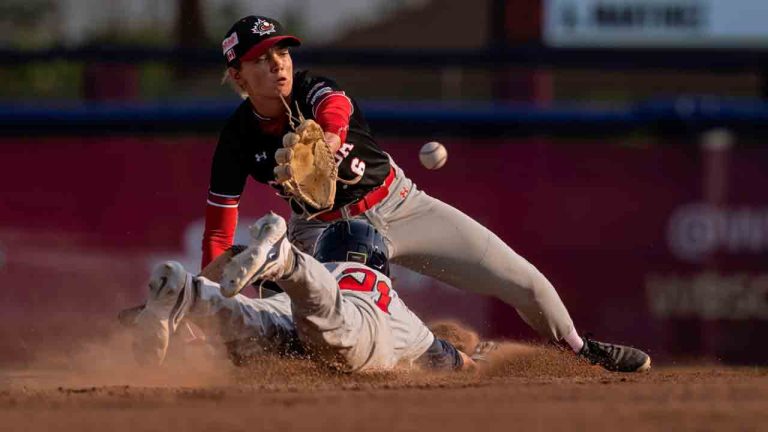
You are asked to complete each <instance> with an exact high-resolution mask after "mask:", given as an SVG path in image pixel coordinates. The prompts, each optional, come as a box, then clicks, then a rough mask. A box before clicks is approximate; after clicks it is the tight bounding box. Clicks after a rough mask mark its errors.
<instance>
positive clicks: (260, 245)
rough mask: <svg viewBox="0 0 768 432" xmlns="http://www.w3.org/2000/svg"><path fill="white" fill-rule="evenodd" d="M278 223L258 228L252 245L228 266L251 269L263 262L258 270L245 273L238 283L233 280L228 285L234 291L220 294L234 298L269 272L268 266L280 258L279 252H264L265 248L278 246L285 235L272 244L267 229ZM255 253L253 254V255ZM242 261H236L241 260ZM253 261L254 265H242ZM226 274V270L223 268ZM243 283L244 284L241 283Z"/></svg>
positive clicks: (223, 291)
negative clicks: (247, 261)
mask: <svg viewBox="0 0 768 432" xmlns="http://www.w3.org/2000/svg"><path fill="white" fill-rule="evenodd" d="M278 223H279V222H278V221H277V220H275V221H274V222H272V221H270V222H265V223H264V224H263V225H261V226H260V227H259V230H258V233H257V234H256V235H255V236H253V243H252V244H251V246H249V247H248V248H247V249H246V250H245V251H244V252H243V253H241V254H239V255H237V256H235V257H234V258H233V259H232V261H231V262H230V263H229V264H228V265H237V266H238V267H246V268H248V267H253V264H255V263H258V262H259V261H261V260H263V261H264V262H262V263H261V265H259V266H258V268H257V269H256V270H255V271H253V272H247V273H246V274H245V276H244V277H243V278H242V279H241V282H240V283H236V281H235V280H232V281H231V283H230V284H229V285H230V287H231V286H235V287H234V289H231V290H230V289H227V290H226V291H225V290H223V289H222V291H221V292H222V294H223V295H225V296H227V297H234V296H236V295H237V294H239V293H240V291H242V290H243V288H245V287H246V286H248V284H249V283H252V281H253V280H255V279H258V278H259V276H261V275H263V274H264V273H267V272H269V271H270V270H271V269H272V267H269V266H270V265H274V264H275V263H276V262H277V260H278V259H279V258H280V253H279V251H277V252H275V251H269V252H266V251H265V250H266V249H267V248H266V247H265V246H269V249H272V248H273V247H274V246H275V245H278V244H280V242H281V241H283V240H284V239H285V238H286V234H287V233H285V232H284V233H283V234H282V235H281V236H280V237H278V238H277V240H275V241H274V242H271V241H270V240H269V237H270V234H271V232H270V230H268V228H270V227H274V226H276V225H278ZM254 252H255V253H254ZM261 254H264V256H260V255H261ZM241 257H242V259H238V258H241ZM251 259H253V260H254V263H253V264H252V265H249V266H245V265H243V263H244V261H245V260H251ZM225 273H226V268H225ZM242 281H244V282H242Z"/></svg>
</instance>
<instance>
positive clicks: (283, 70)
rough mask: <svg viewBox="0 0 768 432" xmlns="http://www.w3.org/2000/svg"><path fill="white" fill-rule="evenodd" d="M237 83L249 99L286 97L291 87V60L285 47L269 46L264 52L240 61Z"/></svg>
mask: <svg viewBox="0 0 768 432" xmlns="http://www.w3.org/2000/svg"><path fill="white" fill-rule="evenodd" d="M238 75H239V79H238V84H240V86H241V87H243V88H244V89H245V90H246V91H247V92H248V96H250V98H251V99H260V98H269V99H274V98H277V97H278V95H282V96H283V97H286V98H287V97H288V95H290V94H291V88H292V87H293V60H292V59H291V53H290V51H289V50H288V48H287V47H274V48H270V49H269V51H267V53H266V54H264V55H262V56H261V57H257V58H255V59H253V60H247V61H244V62H242V65H241V67H240V71H239V73H238Z"/></svg>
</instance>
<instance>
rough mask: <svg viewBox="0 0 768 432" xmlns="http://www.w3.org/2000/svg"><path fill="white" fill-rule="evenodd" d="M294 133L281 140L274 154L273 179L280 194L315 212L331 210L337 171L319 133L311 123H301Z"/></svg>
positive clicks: (318, 128) (332, 157) (317, 128)
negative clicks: (281, 142)
mask: <svg viewBox="0 0 768 432" xmlns="http://www.w3.org/2000/svg"><path fill="white" fill-rule="evenodd" d="M295 131H296V132H295V133H294V132H288V133H287V134H285V136H283V148H281V149H278V150H277V152H275V160H276V161H277V163H278V166H277V167H275V179H276V180H277V182H278V183H280V184H282V185H283V190H284V191H285V192H286V193H287V194H288V195H290V196H291V197H294V198H296V199H298V200H299V201H300V202H301V203H302V204H308V205H309V206H311V207H312V208H314V209H317V210H326V209H330V208H331V207H333V201H334V198H335V196H336V180H337V179H338V168H337V167H336V161H335V159H334V156H333V151H331V148H330V146H329V145H328V144H327V143H326V142H325V138H324V137H323V129H322V128H321V127H320V125H319V124H317V123H316V122H315V121H314V120H305V119H302V120H301V124H299V126H298V127H297V128H296V129H295Z"/></svg>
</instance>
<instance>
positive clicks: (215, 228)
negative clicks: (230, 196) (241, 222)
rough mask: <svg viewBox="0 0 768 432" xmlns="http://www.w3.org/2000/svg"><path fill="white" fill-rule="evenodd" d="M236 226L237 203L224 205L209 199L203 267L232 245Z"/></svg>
mask: <svg viewBox="0 0 768 432" xmlns="http://www.w3.org/2000/svg"><path fill="white" fill-rule="evenodd" d="M236 227H237V205H236V204H234V205H229V206H224V205H221V204H217V203H215V202H213V203H212V202H211V201H210V199H209V201H208V205H207V206H206V209H205V231H204V232H203V259H202V262H201V265H200V268H201V269H202V268H205V267H206V266H207V265H208V264H210V263H211V261H213V260H214V259H215V258H216V257H217V256H219V255H221V254H222V253H224V251H226V250H227V249H228V248H229V247H230V246H232V242H233V240H234V237H235V228H236Z"/></svg>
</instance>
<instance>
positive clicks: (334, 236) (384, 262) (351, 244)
mask: <svg viewBox="0 0 768 432" xmlns="http://www.w3.org/2000/svg"><path fill="white" fill-rule="evenodd" d="M314 257H315V259H317V260H318V261H320V262H345V261H353V262H359V263H362V264H365V265H367V266H368V267H371V268H374V269H376V270H378V271H380V272H382V273H384V274H385V275H387V276H389V249H387V244H386V242H384V237H382V236H381V234H379V232H378V231H376V229H375V228H374V227H373V226H371V224H369V223H368V222H366V221H364V220H362V219H352V220H340V221H338V222H334V223H332V224H331V225H329V226H328V228H326V229H325V231H323V232H322V233H321V234H320V237H318V238H317V243H315V253H314Z"/></svg>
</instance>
